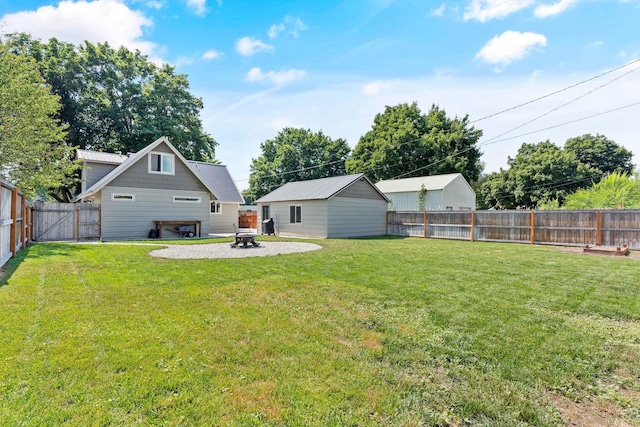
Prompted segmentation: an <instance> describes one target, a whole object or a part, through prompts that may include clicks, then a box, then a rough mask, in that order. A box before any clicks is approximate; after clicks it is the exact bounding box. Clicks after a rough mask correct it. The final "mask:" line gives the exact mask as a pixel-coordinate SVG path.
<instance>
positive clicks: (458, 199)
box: [444, 178, 476, 211]
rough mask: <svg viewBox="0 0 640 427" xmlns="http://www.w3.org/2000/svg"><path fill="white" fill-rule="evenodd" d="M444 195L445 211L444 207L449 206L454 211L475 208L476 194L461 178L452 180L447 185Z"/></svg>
mask: <svg viewBox="0 0 640 427" xmlns="http://www.w3.org/2000/svg"><path fill="white" fill-rule="evenodd" d="M444 194H445V195H444V205H445V209H446V206H451V207H452V208H453V210H456V211H457V210H461V209H475V208H476V193H475V192H474V191H473V190H472V189H471V188H469V185H468V184H467V182H466V181H465V180H464V179H462V178H459V179H454V180H453V181H452V182H451V183H450V184H449V185H447V186H446V188H445V191H444Z"/></svg>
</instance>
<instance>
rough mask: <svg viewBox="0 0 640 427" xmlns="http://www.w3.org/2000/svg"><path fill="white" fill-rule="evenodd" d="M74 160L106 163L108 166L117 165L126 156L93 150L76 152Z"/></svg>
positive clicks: (125, 158) (78, 150)
mask: <svg viewBox="0 0 640 427" xmlns="http://www.w3.org/2000/svg"><path fill="white" fill-rule="evenodd" d="M76 158H77V159H79V160H84V161H86V162H91V163H106V164H110V165H119V164H120V163H122V162H124V161H125V160H127V158H128V156H125V155H123V154H116V153H102V152H100V151H93V150H81V149H77V150H76Z"/></svg>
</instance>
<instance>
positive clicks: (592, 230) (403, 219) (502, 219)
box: [387, 210, 640, 249]
mask: <svg viewBox="0 0 640 427" xmlns="http://www.w3.org/2000/svg"><path fill="white" fill-rule="evenodd" d="M387 234H388V235H391V236H414V237H425V238H429V237H430V238H439V239H454V240H470V241H483V242H510V243H530V244H540V245H544V244H548V245H564V246H585V245H596V246H623V245H625V244H626V245H628V246H629V249H640V210H601V211H599V210H592V211H519V210H511V211H429V212H388V213H387Z"/></svg>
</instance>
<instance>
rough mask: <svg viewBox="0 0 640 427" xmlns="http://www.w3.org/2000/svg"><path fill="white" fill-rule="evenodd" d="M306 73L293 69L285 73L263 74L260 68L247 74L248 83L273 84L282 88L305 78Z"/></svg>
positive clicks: (284, 71)
mask: <svg viewBox="0 0 640 427" xmlns="http://www.w3.org/2000/svg"><path fill="white" fill-rule="evenodd" d="M306 74H307V73H306V71H304V70H297V69H295V68H291V69H289V70H283V71H277V72H276V71H269V72H266V73H263V72H262V70H261V69H260V68H259V67H255V68H252V69H251V70H249V72H248V73H247V77H246V80H247V81H248V82H258V83H261V82H271V83H273V84H275V85H277V86H282V85H284V84H287V83H290V82H292V81H294V80H298V79H301V78H303V77H304V76H305V75H306Z"/></svg>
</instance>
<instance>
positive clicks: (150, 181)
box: [111, 143, 208, 200]
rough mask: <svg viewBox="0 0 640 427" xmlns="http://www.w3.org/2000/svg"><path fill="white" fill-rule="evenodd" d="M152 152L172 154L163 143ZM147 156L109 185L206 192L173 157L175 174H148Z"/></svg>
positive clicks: (189, 171)
mask: <svg viewBox="0 0 640 427" xmlns="http://www.w3.org/2000/svg"><path fill="white" fill-rule="evenodd" d="M152 152H154V153H157V152H161V153H169V154H172V155H173V154H174V153H173V151H171V149H170V148H169V147H168V146H167V145H166V144H164V143H162V144H160V145H158V146H157V147H156V148H155V149H154V150H152ZM149 155H150V154H147V155H146V156H143V157H142V158H140V159H139V160H138V161H137V162H136V163H135V164H133V165H131V166H130V167H129V168H128V169H127V170H126V171H124V172H123V173H122V174H120V175H119V176H118V177H117V178H115V179H114V180H113V181H112V182H111V185H113V186H115V187H135V188H150V189H165V190H185V191H207V189H206V187H205V186H204V184H203V183H202V182H201V181H200V180H199V179H198V178H196V176H195V175H194V174H193V172H192V171H191V170H190V169H189V167H188V166H187V165H185V164H184V163H183V162H181V161H180V159H178V158H177V157H174V169H175V174H174V175H169V174H166V175H165V174H157V173H149ZM207 200H208V199H207Z"/></svg>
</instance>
